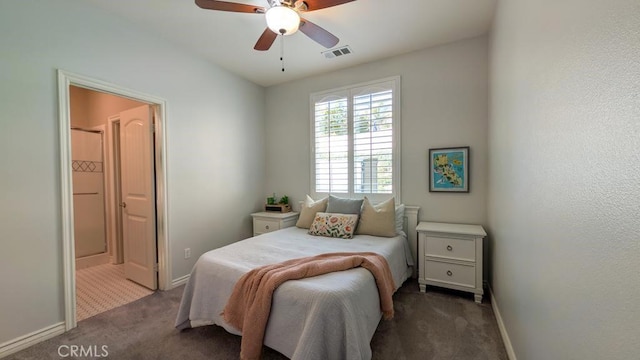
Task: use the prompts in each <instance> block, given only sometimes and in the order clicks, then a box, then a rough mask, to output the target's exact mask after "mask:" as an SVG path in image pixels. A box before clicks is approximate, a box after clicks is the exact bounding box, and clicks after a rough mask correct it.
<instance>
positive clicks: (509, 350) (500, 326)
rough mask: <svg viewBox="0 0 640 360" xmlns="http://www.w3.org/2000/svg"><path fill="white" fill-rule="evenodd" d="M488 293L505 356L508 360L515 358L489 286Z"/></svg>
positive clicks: (514, 359)
mask: <svg viewBox="0 0 640 360" xmlns="http://www.w3.org/2000/svg"><path fill="white" fill-rule="evenodd" d="M489 295H490V296H491V307H492V308H493V313H494V314H495V316H496V321H497V322H498V329H500V336H502V341H503V342H504V347H505V349H506V350H507V356H508V357H509V360H517V359H516V353H515V352H514V351H513V346H512V345H511V339H509V334H508V333H507V328H506V327H505V326H504V322H503V321H502V315H500V310H499V309H498V303H497V302H496V298H495V296H493V290H492V289H491V286H489Z"/></svg>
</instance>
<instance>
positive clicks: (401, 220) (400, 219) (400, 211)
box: [396, 204, 404, 235]
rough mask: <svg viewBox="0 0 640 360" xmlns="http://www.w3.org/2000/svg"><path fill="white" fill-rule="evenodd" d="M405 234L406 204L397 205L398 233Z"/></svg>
mask: <svg viewBox="0 0 640 360" xmlns="http://www.w3.org/2000/svg"><path fill="white" fill-rule="evenodd" d="M400 234H404V204H400V205H398V206H396V235H400Z"/></svg>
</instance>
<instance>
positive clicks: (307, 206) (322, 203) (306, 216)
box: [296, 195, 329, 229]
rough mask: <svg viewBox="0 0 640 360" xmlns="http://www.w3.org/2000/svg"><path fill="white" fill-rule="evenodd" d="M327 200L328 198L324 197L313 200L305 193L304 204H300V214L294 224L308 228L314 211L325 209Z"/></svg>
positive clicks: (314, 213)
mask: <svg viewBox="0 0 640 360" xmlns="http://www.w3.org/2000/svg"><path fill="white" fill-rule="evenodd" d="M328 200H329V199H328V198H324V199H320V200H318V201H315V200H313V199H312V198H311V196H309V195H307V198H306V200H305V201H304V204H302V209H300V216H299V217H298V222H296V226H297V227H299V228H302V229H308V228H309V227H310V226H311V223H312V222H313V218H314V217H315V216H316V213H317V212H324V211H325V210H326V209H327V201H328Z"/></svg>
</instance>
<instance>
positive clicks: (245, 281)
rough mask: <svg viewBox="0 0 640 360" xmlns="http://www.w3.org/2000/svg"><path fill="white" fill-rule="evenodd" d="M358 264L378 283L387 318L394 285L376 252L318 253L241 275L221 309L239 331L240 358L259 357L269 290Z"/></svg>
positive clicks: (268, 304) (270, 291)
mask: <svg viewBox="0 0 640 360" xmlns="http://www.w3.org/2000/svg"><path fill="white" fill-rule="evenodd" d="M359 266H362V267H363V268H365V269H367V270H369V271H370V272H371V273H372V274H373V276H374V278H375V281H376V285H377V286H378V293H379V295H380V307H381V310H382V313H383V317H384V318H385V319H391V318H392V317H393V300H392V295H393V291H394V290H395V284H394V281H393V277H392V275H391V270H390V269H389V264H388V263H387V260H386V259H385V258H384V257H383V256H381V255H378V254H376V253H372V252H359V253H347V252H343V253H329V254H321V255H316V256H309V257H306V258H300V259H292V260H288V261H284V262H281V263H279V264H272V265H266V266H262V267H259V268H256V269H253V270H251V271H249V272H248V273H246V274H244V275H243V276H242V277H241V278H240V280H238V282H237V283H236V285H235V287H234V288H233V292H232V294H231V296H230V297H229V300H228V301H227V305H226V306H225V308H224V311H223V312H222V315H223V317H224V320H225V321H226V322H227V323H229V324H231V325H232V326H233V327H235V328H237V329H238V330H240V331H242V345H241V348H240V358H241V359H243V360H252V359H259V358H260V353H261V352H262V343H263V340H264V333H265V329H266V326H267V321H268V320H269V313H270V312H271V299H272V297H273V292H274V291H275V290H276V289H277V288H278V286H280V285H281V284H282V283H283V282H285V281H287V280H297V279H302V278H305V277H312V276H317V275H322V274H326V273H330V272H334V271H342V270H348V269H351V268H355V267H359Z"/></svg>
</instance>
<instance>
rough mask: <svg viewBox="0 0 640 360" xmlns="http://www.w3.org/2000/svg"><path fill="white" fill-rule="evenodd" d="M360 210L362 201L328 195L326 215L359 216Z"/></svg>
mask: <svg viewBox="0 0 640 360" xmlns="http://www.w3.org/2000/svg"><path fill="white" fill-rule="evenodd" d="M361 208H362V200H355V199H344V198H339V197H337V196H333V195H329V203H328V204H327V212H328V213H334V214H358V215H360V209H361Z"/></svg>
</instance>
